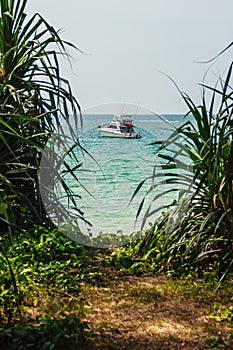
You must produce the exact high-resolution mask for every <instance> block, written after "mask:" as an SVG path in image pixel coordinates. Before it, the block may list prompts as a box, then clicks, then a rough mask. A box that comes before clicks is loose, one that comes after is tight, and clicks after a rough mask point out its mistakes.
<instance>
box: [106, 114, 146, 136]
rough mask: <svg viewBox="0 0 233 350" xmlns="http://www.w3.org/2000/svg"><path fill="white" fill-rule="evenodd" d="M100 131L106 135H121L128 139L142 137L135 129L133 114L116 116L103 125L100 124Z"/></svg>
mask: <svg viewBox="0 0 233 350" xmlns="http://www.w3.org/2000/svg"><path fill="white" fill-rule="evenodd" d="M99 132H100V134H101V135H102V136H105V137H120V138H126V139H140V138H141V135H140V134H138V133H136V132H135V131H134V126H133V120H132V116H131V115H125V114H122V115H119V116H115V117H114V118H113V120H112V122H111V123H110V124H108V125H104V126H103V127H101V126H99Z"/></svg>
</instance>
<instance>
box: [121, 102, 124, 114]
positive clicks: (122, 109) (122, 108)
mask: <svg viewBox="0 0 233 350" xmlns="http://www.w3.org/2000/svg"><path fill="white" fill-rule="evenodd" d="M124 109H125V102H124V103H123V105H122V107H121V113H120V115H122V114H123V111H124Z"/></svg>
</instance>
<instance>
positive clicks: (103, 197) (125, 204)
mask: <svg viewBox="0 0 233 350" xmlns="http://www.w3.org/2000/svg"><path fill="white" fill-rule="evenodd" d="M112 117H113V115H111V114H106V115H104V114H103V115H98V114H95V115H90V114H86V115H85V114H84V115H83V124H84V126H83V132H82V133H81V141H82V145H83V146H84V148H85V150H86V151H87V152H89V154H87V153H86V152H81V151H80V149H79V148H77V149H76V154H77V157H78V159H79V161H81V162H82V163H83V165H82V167H81V168H80V169H79V172H78V179H79V181H78V182H77V181H75V180H74V179H72V178H70V179H68V182H69V185H70V186H71V188H72V190H73V192H74V193H75V194H78V195H80V196H81V198H80V199H79V200H78V204H79V208H80V209H81V210H82V211H83V212H84V214H85V219H86V220H88V221H89V222H91V224H92V227H91V228H90V227H89V226H88V225H86V224H84V223H83V224H81V230H82V232H83V233H84V234H88V235H89V234H90V233H91V234H92V235H97V234H98V233H99V232H105V233H115V234H118V233H123V234H124V233H126V234H130V233H132V232H135V231H137V230H140V228H141V224H142V220H143V216H144V214H145V213H146V210H147V208H148V206H149V205H152V206H151V210H152V209H153V210H156V209H159V208H160V207H161V206H162V205H164V204H168V203H170V202H171V201H172V199H175V198H173V197H172V196H175V195H170V196H167V197H166V196H161V197H160V196H159V199H157V200H156V202H153V198H154V197H156V196H157V195H158V194H160V193H162V192H163V191H164V190H165V189H166V188H168V187H167V186H168V185H166V184H164V185H162V186H159V187H158V188H157V187H156V188H155V190H153V191H152V192H151V193H150V195H149V196H147V197H146V200H145V202H144V205H143V207H142V212H141V215H140V216H139V218H138V220H137V222H136V221H135V220H136V215H137V211H138V208H139V206H140V203H141V202H142V200H143V198H144V196H145V194H146V193H147V191H148V190H149V189H150V188H151V186H153V185H154V183H153V182H152V179H151V178H150V177H151V176H152V174H153V171H154V166H155V164H156V162H159V159H158V158H156V157H155V150H156V147H157V146H155V145H151V143H152V142H154V141H163V140H166V139H167V138H168V137H169V136H170V135H171V133H173V132H174V131H175V128H177V127H178V126H180V125H181V124H182V123H183V122H184V116H183V115H163V116H161V117H158V116H154V115H150V114H145V115H137V116H136V117H135V120H134V125H135V126H136V129H135V130H136V131H137V132H139V133H140V134H141V136H142V138H141V139H135V140H134V139H117V138H106V137H102V136H101V135H99V132H98V125H104V124H108V123H109V122H110V121H111V120H112ZM146 178H148V180H147V181H145V182H144V184H143V185H142V187H141V188H140V191H139V192H138V193H137V195H136V196H135V197H134V198H133V200H132V196H133V194H134V192H135V190H136V189H137V187H138V185H139V183H140V182H142V181H143V180H144V179H146ZM154 181H155V180H154ZM151 203H152V204H151ZM160 212H161V211H160ZM158 213H159V212H157V213H155V214H154V215H153V216H151V217H149V218H148V220H147V222H146V224H145V226H148V225H149V222H153V220H155V218H156V217H157V216H158Z"/></svg>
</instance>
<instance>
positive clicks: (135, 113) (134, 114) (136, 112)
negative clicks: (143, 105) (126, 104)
mask: <svg viewBox="0 0 233 350" xmlns="http://www.w3.org/2000/svg"><path fill="white" fill-rule="evenodd" d="M138 108H139V103H138V104H137V108H136V111H135V113H134V117H136V115H137V112H138Z"/></svg>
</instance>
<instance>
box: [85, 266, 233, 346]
mask: <svg viewBox="0 0 233 350" xmlns="http://www.w3.org/2000/svg"><path fill="white" fill-rule="evenodd" d="M97 266H98V264H97ZM99 271H101V273H100V276H101V277H100V276H99V278H98V274H97V275H95V274H94V275H93V281H92V283H87V284H86V283H84V284H83V293H84V294H85V296H86V300H87V303H88V305H89V307H90V309H91V311H92V312H91V313H90V314H88V315H86V317H85V321H86V322H87V323H88V325H89V326H90V329H91V330H92V332H93V335H92V336H91V337H90V339H88V340H87V342H86V343H85V346H84V349H85V350H100V349H101V350H110V349H111V350H122V349H127V350H128V349H129V350H134V349H135V350H144V349H151V350H156V349H158V350H168V349H177V350H180V349H185V350H202V349H210V347H209V346H208V345H207V344H206V340H207V339H213V342H212V343H214V341H215V340H214V339H216V342H217V343H218V342H221V339H227V334H229V332H230V329H229V327H228V324H227V323H226V322H221V323H219V322H217V319H216V318H214V317H210V315H211V312H213V304H214V303H215V302H219V303H221V302H222V303H223V305H224V303H225V304H228V303H229V301H230V300H231V296H230V295H229V296H228V295H225V297H224V298H221V297H220V296H213V294H212V291H208V290H207V291H206V290H205V291H203V289H201V288H199V286H198V285H196V284H195V285H193V286H191V285H190V286H188V283H187V282H186V287H185V286H182V285H181V284H180V283H179V281H176V282H175V281H172V280H169V279H166V278H163V277H153V276H141V277H137V276H125V275H119V274H117V272H116V271H115V270H114V269H113V268H111V267H109V266H108V267H105V268H102V270H101V269H99ZM199 289H200V290H199ZM231 331H232V329H231ZM228 343H229V340H228ZM216 348H217V347H216ZM224 349H233V344H229V345H226V342H225V347H224Z"/></svg>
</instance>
